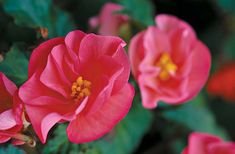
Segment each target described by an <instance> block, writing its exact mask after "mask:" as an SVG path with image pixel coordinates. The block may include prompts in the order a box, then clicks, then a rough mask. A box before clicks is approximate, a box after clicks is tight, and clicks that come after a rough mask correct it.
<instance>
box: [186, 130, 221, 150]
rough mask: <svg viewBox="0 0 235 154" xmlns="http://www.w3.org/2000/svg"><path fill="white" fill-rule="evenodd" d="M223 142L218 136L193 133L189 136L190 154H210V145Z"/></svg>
mask: <svg viewBox="0 0 235 154" xmlns="http://www.w3.org/2000/svg"><path fill="white" fill-rule="evenodd" d="M219 142H222V140H221V139H220V138H218V137H216V136H213V135H210V134H205V133H192V134H191V135H190V136H189V146H188V154H199V153H200V154H208V147H207V146H208V145H209V144H211V143H219Z"/></svg>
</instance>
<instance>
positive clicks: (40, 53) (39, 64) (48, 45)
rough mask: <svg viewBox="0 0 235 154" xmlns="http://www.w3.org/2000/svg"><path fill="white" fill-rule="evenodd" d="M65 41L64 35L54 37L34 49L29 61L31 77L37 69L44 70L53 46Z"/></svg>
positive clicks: (29, 74)
mask: <svg viewBox="0 0 235 154" xmlns="http://www.w3.org/2000/svg"><path fill="white" fill-rule="evenodd" d="M63 42H64V38H63V37H59V38H54V39H51V40H48V41H46V42H44V43H42V44H41V45H39V46H38V47H37V48H36V49H34V51H33V53H32V55H31V57H30V61H29V70H28V76H29V77H31V76H32V75H33V73H34V72H35V71H36V69H41V70H42V69H43V68H44V67H45V66H46V63H47V56H48V55H49V53H50V52H51V50H52V48H53V47H54V46H56V45H58V44H61V43H63ZM38 57H40V58H38Z"/></svg>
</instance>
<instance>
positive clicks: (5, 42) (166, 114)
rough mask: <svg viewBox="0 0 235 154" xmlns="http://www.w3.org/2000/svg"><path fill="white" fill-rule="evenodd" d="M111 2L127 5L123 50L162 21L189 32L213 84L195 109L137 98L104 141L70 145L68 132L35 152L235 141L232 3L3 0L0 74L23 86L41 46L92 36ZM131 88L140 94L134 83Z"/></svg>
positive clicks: (167, 148)
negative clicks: (200, 139) (205, 54)
mask: <svg viewBox="0 0 235 154" xmlns="http://www.w3.org/2000/svg"><path fill="white" fill-rule="evenodd" d="M107 2H113V3H117V4H120V5H122V6H123V7H124V8H125V9H124V10H123V11H120V12H118V13H121V14H126V15H128V16H129V17H130V18H131V20H130V25H129V27H128V30H126V31H125V32H127V33H123V34H120V36H121V37H123V38H124V39H125V40H126V42H129V40H130V38H131V37H132V36H133V35H134V34H136V33H137V32H139V31H141V30H144V29H145V28H146V27H147V26H149V25H153V24H154V17H155V16H156V15H157V14H160V13H167V14H173V15H175V16H177V17H179V18H181V19H183V20H185V21H187V22H188V23H189V24H190V25H192V27H193V28H194V29H195V31H196V32H197V35H198V37H199V39H200V40H202V41H203V42H204V43H205V44H206V45H207V46H208V47H209V49H210V51H211V54H212V62H213V63H212V69H211V75H210V78H209V80H208V83H207V84H206V86H205V88H204V89H203V90H202V92H201V93H200V94H199V95H198V96H197V97H196V98H195V99H194V100H192V101H191V102H189V103H186V104H184V105H180V106H173V107H172V106H168V105H165V104H164V103H161V104H160V106H159V107H158V108H156V109H154V110H147V109H144V108H143V107H142V105H141V100H140V97H139V92H138V90H137V95H136V97H135V100H134V103H133V107H132V109H131V111H130V113H129V114H128V115H127V117H126V118H125V119H124V120H123V121H121V122H120V123H119V124H118V125H117V126H116V127H115V128H114V129H113V130H112V131H111V132H110V133H109V134H108V135H106V136H104V137H103V138H101V139H100V140H98V141H95V142H91V143H88V144H82V145H76V144H72V143H70V142H68V140H67V136H66V133H65V128H66V124H64V125H59V126H56V127H54V128H53V130H52V131H50V134H49V135H48V136H49V140H48V141H47V143H46V144H45V145H41V144H40V143H39V142H38V146H37V148H36V150H35V149H34V152H35V151H36V152H37V153H45V154H54V153H65V154H67V153H69V154H73V153H79V154H110V153H112V154H131V153H133V154H179V153H180V152H181V151H182V149H183V148H184V147H185V146H186V145H187V138H188V134H189V133H190V132H193V131H199V132H208V133H211V134H215V135H218V136H220V137H222V138H223V139H225V140H230V141H235V120H234V119H235V1H234V0H0V71H2V72H4V73H5V74H6V75H7V76H8V77H9V78H10V79H11V80H13V81H14V82H15V83H16V84H17V85H18V86H20V85H21V84H22V83H23V82H24V81H25V80H26V79H27V67H28V59H29V57H30V54H31V52H32V50H33V49H34V48H35V47H36V46H38V45H39V44H40V43H42V42H43V41H45V40H47V39H50V38H53V37H57V36H65V35H66V34H67V33H68V32H69V31H71V30H73V29H80V30H82V31H85V32H91V29H90V26H89V25H88V21H89V19H90V18H91V17H93V16H96V15H98V14H99V13H100V10H101V8H102V6H103V5H104V4H105V3H107ZM93 32H96V31H93ZM198 61H199V62H200V59H198ZM130 82H131V83H132V84H134V85H135V86H136V83H135V82H134V81H133V79H130ZM136 89H138V88H137V86H136ZM21 148H22V147H13V146H12V145H10V144H9V143H7V144H2V145H0V153H1V154H5V153H17V154H18V153H23V151H22V150H21Z"/></svg>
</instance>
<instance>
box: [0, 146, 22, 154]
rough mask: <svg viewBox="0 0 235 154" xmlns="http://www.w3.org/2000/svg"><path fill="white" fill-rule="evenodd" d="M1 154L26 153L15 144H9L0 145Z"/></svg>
mask: <svg viewBox="0 0 235 154" xmlns="http://www.w3.org/2000/svg"><path fill="white" fill-rule="evenodd" d="M0 154H24V152H23V151H22V150H20V149H18V148H17V147H15V146H12V145H8V146H7V147H0Z"/></svg>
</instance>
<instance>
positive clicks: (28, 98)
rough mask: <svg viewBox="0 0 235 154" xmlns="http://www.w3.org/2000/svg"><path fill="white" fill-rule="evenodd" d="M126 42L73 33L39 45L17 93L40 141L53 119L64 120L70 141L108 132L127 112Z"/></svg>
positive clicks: (131, 94)
mask: <svg viewBox="0 0 235 154" xmlns="http://www.w3.org/2000/svg"><path fill="white" fill-rule="evenodd" d="M124 46H125V43H124V42H123V41H122V40H121V39H120V38H118V37H111V36H98V35H95V34H85V33H83V32H81V31H78V30H76V31H72V32H70V33H69V34H67V36H66V37H65V38H64V37H60V38H54V39H51V40H48V41H46V42H44V43H42V44H41V45H39V46H38V47H37V48H36V49H35V50H34V51H33V53H32V55H31V58H30V62H29V80H28V81H27V82H26V83H25V84H24V85H22V87H21V88H20V90H19V96H20V98H21V99H22V100H23V102H24V103H25V108H26V111H27V114H28V116H29V119H30V121H31V123H32V125H33V128H34V130H35V132H36V133H37V135H38V136H39V138H40V140H41V141H42V142H43V143H45V142H46V138H47V134H48V131H49V130H50V129H51V128H52V127H53V126H54V125H55V124H56V123H58V122H65V121H68V122H69V126H68V128H67V135H68V138H69V140H70V141H71V142H74V143H83V142H89V141H92V140H95V139H98V138H99V137H101V136H103V135H104V134H106V133H108V132H109V131H110V130H111V129H112V128H113V127H114V126H115V125H116V124H117V123H118V122H119V121H120V120H121V119H122V118H124V116H125V115H126V114H127V113H128V111H129V109H130V107H131V104H132V100H133V97H134V89H133V87H132V86H131V85H130V84H128V79H129V74H130V66H129V61H128V57H127V55H126V53H125V50H124V48H123V47H124Z"/></svg>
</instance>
